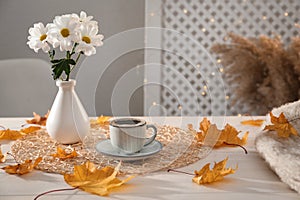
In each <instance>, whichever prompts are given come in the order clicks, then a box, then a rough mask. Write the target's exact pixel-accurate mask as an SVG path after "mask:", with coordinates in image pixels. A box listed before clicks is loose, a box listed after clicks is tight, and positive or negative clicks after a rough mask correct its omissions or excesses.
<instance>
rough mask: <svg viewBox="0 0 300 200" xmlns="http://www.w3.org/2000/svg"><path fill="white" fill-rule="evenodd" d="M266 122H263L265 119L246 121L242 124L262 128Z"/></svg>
mask: <svg viewBox="0 0 300 200" xmlns="http://www.w3.org/2000/svg"><path fill="white" fill-rule="evenodd" d="M264 121H265V120H263V119H255V120H244V121H241V124H243V125H250V126H261V125H263V123H264Z"/></svg>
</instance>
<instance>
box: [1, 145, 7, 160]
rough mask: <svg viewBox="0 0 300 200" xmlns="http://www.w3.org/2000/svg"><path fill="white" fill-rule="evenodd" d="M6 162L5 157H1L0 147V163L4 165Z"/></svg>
mask: <svg viewBox="0 0 300 200" xmlns="http://www.w3.org/2000/svg"><path fill="white" fill-rule="evenodd" d="M5 160H6V155H3V153H2V151H1V146H0V163H4V162H5Z"/></svg>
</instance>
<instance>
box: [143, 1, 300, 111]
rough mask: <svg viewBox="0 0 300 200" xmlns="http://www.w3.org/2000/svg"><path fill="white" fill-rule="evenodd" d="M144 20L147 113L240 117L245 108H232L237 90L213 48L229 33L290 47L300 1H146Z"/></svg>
mask: <svg viewBox="0 0 300 200" xmlns="http://www.w3.org/2000/svg"><path fill="white" fill-rule="evenodd" d="M145 20H146V27H147V28H146V39H145V42H146V53H145V63H146V65H145V66H146V69H145V89H144V91H145V92H144V96H145V98H144V99H145V101H144V114H145V115H173V116H178V115H191V116H194V115H235V114H238V113H243V112H244V108H243V107H230V106H229V102H230V97H231V94H232V93H233V91H228V89H227V87H226V85H225V84H224V82H223V79H222V72H223V67H222V65H221V60H219V59H218V58H217V57H216V55H212V54H211V53H210V52H209V50H210V48H211V46H212V45H213V44H214V43H224V41H225V40H226V35H227V33H228V32H234V33H236V34H240V35H243V36H246V37H248V36H249V37H257V36H259V35H267V36H274V35H280V36H281V38H282V41H283V42H285V43H288V42H289V41H290V40H291V38H292V37H294V36H296V35H298V34H299V30H298V28H297V27H295V24H296V23H299V21H300V1H299V0H288V1H287V0H286V1H285V0H224V1H223V0H222V1H219V0H185V1H180V0H163V1H159V0H147V1H146V17H145ZM150 27H151V28H150ZM153 27H156V28H153ZM249 114H255V113H249Z"/></svg>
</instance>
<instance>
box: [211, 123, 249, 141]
mask: <svg viewBox="0 0 300 200" xmlns="http://www.w3.org/2000/svg"><path fill="white" fill-rule="evenodd" d="M239 133H240V132H238V131H237V130H236V128H234V127H233V126H231V125H230V124H226V126H225V128H224V129H223V130H222V131H221V134H220V137H219V139H218V142H217V144H216V145H215V146H220V145H222V144H234V145H245V144H246V143H247V139H248V134H249V132H246V133H245V134H244V136H243V137H242V139H240V138H239V137H238V135H239Z"/></svg>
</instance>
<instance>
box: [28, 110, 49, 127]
mask: <svg viewBox="0 0 300 200" xmlns="http://www.w3.org/2000/svg"><path fill="white" fill-rule="evenodd" d="M49 113H50V111H49V110H48V112H47V114H45V115H44V116H43V117H42V116H40V115H39V114H36V113H35V112H33V119H30V120H26V122H27V123H28V124H38V125H41V126H46V122H47V118H48V116H49Z"/></svg>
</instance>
